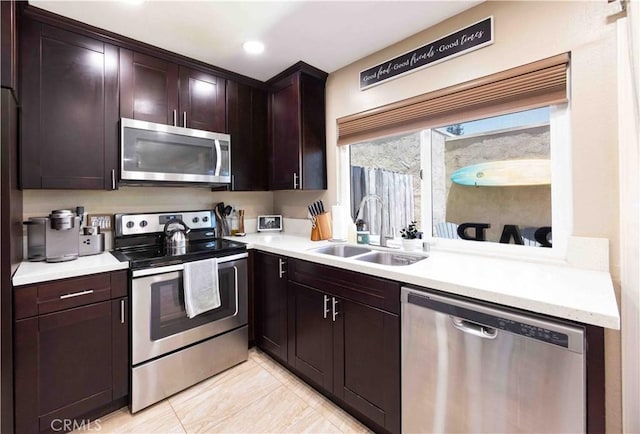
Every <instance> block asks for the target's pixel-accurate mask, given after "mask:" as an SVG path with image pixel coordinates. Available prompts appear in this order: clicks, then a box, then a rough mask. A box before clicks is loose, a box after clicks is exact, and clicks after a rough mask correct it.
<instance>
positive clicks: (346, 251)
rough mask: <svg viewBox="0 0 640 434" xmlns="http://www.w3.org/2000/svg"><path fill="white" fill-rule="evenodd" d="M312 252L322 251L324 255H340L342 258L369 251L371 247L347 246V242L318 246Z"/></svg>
mask: <svg viewBox="0 0 640 434" xmlns="http://www.w3.org/2000/svg"><path fill="white" fill-rule="evenodd" d="M312 251H313V252H316V253H324V254H325V255H333V256H340V257H342V258H350V257H351V256H356V255H361V254H363V253H367V252H370V251H371V249H367V248H366V247H358V246H349V245H347V244H335V245H332V246H324V247H319V248H317V249H313V250H312Z"/></svg>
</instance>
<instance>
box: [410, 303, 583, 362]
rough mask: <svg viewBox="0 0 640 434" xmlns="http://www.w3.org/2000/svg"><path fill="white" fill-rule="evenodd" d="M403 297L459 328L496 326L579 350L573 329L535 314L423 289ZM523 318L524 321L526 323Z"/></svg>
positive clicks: (488, 331)
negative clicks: (448, 319) (455, 297)
mask: <svg viewBox="0 0 640 434" xmlns="http://www.w3.org/2000/svg"><path fill="white" fill-rule="evenodd" d="M406 297H407V299H406V302H407V303H411V304H416V305H418V306H422V307H425V308H429V309H433V310H435V311H438V312H442V313H445V314H448V315H450V316H451V317H452V320H453V321H454V322H455V323H457V324H458V325H459V328H460V327H463V326H465V325H466V326H469V327H475V328H476V329H478V330H479V333H483V334H485V335H486V336H491V335H492V334H495V331H496V330H495V329H497V330H504V331H506V332H509V333H513V334H516V335H520V336H525V337H527V338H530V339H535V340H538V341H542V342H546V343H548V344H551V345H556V346H559V347H562V348H567V349H572V350H576V349H578V350H579V352H580V351H581V349H582V343H581V342H575V341H574V342H572V340H571V339H570V336H569V333H570V332H572V331H573V332H574V333H573V334H574V335H575V331H576V330H577V329H575V328H573V327H569V326H565V325H564V324H555V323H551V322H548V321H545V320H540V319H537V318H535V317H523V315H521V314H515V313H512V312H509V311H506V310H504V311H503V310H501V309H496V308H493V307H489V306H485V305H477V304H471V303H469V302H466V301H463V300H457V299H449V298H446V299H445V298H444V297H440V296H438V295H435V294H431V293H426V292H425V293H416V292H409V293H408V294H407V295H406ZM441 299H443V301H441ZM444 300H446V301H444ZM521 319H522V320H521ZM523 320H526V322H525V321H523ZM551 327H553V328H551ZM492 329H493V330H492ZM554 329H555V330H554ZM564 329H567V330H569V332H567V333H565V332H563V331H562V330H564Z"/></svg>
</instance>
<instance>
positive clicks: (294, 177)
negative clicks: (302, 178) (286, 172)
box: [293, 172, 298, 190]
mask: <svg viewBox="0 0 640 434" xmlns="http://www.w3.org/2000/svg"><path fill="white" fill-rule="evenodd" d="M297 188H298V174H297V173H295V172H294V173H293V189H294V190H295V189H297Z"/></svg>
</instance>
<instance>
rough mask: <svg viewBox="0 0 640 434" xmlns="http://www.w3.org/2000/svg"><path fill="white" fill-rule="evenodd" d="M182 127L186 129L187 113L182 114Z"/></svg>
mask: <svg viewBox="0 0 640 434" xmlns="http://www.w3.org/2000/svg"><path fill="white" fill-rule="evenodd" d="M182 126H183V127H185V128H187V112H182Z"/></svg>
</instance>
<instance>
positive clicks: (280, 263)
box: [278, 258, 287, 279]
mask: <svg viewBox="0 0 640 434" xmlns="http://www.w3.org/2000/svg"><path fill="white" fill-rule="evenodd" d="M285 264H286V262H285V261H283V260H282V259H280V258H278V277H280V279H282V277H283V276H284V275H285V274H286V272H287V270H285V269H284V268H283V266H284V265H285Z"/></svg>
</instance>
